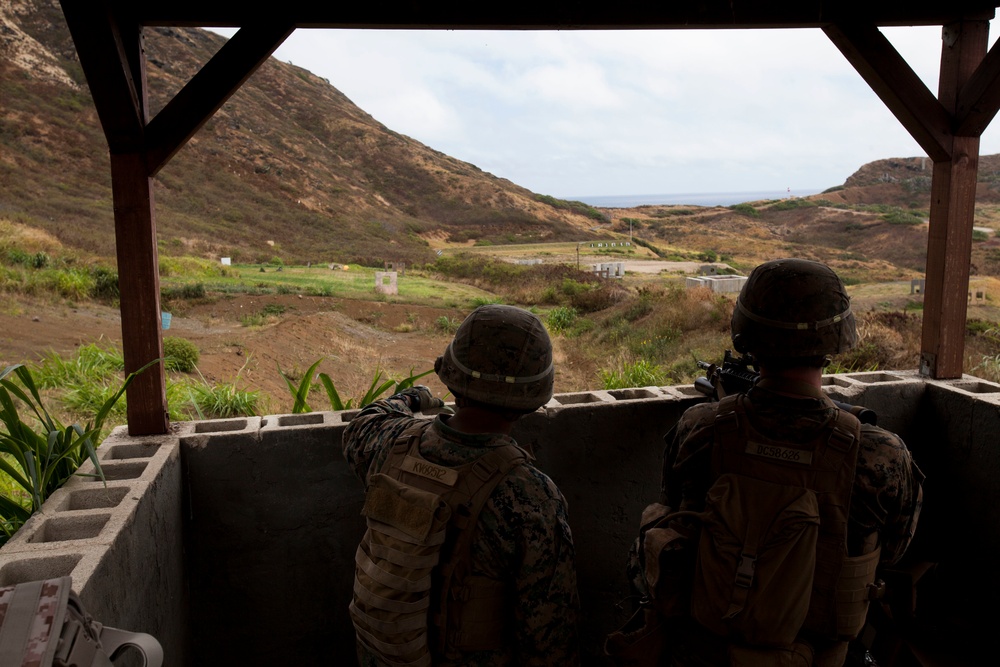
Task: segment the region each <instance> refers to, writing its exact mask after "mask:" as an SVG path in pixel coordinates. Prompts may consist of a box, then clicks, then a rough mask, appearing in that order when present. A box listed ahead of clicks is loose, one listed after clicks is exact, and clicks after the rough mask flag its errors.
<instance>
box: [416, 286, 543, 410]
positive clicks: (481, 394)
mask: <svg viewBox="0 0 1000 667" xmlns="http://www.w3.org/2000/svg"><path fill="white" fill-rule="evenodd" d="M434 370H435V371H436V372H437V375H438V377H440V378H441V381H442V382H443V383H444V384H445V386H447V387H448V389H450V390H451V391H452V393H454V394H456V395H458V396H464V397H466V398H470V399H472V400H474V401H478V402H480V403H485V404H487V405H494V406H497V407H500V408H510V409H513V410H525V411H530V410H534V409H535V408H538V407H540V406H542V405H545V403H547V402H548V400H549V399H550V398H552V387H553V382H554V378H555V369H554V368H553V366H552V342H551V341H550V340H549V334H548V332H547V331H546V330H545V327H544V326H543V325H542V323H541V321H540V320H539V319H538V318H537V317H535V316H534V315H533V314H531V313H529V312H528V311H526V310H522V309H521V308H516V307H514V306H504V305H486V306H480V307H479V308H476V309H475V310H474V311H472V312H471V313H470V314H469V316H468V317H466V318H465V320H464V321H463V322H462V324H461V326H459V328H458V331H456V332H455V338H454V340H452V341H451V343H449V344H448V347H447V348H446V349H445V351H444V354H442V355H441V356H440V357H438V359H437V362H436V363H435V364H434Z"/></svg>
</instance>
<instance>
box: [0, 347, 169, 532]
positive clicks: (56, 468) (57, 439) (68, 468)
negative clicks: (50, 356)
mask: <svg viewBox="0 0 1000 667" xmlns="http://www.w3.org/2000/svg"><path fill="white" fill-rule="evenodd" d="M152 363H155V362H152ZM150 365H151V364H147V365H146V366H144V367H143V368H141V369H140V370H139V371H137V372H135V373H131V374H129V376H128V377H127V378H125V382H124V383H122V386H121V388H120V389H119V390H118V391H117V392H116V393H115V394H114V395H112V396H111V397H110V398H108V399H107V400H106V401H105V402H104V404H103V405H102V406H101V407H100V408H99V409H98V410H97V412H96V414H95V415H94V419H93V421H92V422H88V423H87V425H86V427H81V426H80V425H79V424H71V425H70V426H65V425H63V424H62V423H61V422H60V421H59V420H58V419H56V418H55V417H53V416H52V415H51V414H49V412H48V410H46V409H45V406H44V404H43V403H42V399H41V396H40V395H39V393H38V388H37V386H36V385H35V381H34V378H32V376H31V372H30V371H29V370H28V369H27V368H26V367H25V366H24V365H22V364H16V365H13V366H8V367H7V368H5V369H4V370H3V371H2V372H0V424H2V426H3V430H0V454H2V456H0V471H3V472H4V473H6V475H7V476H8V477H9V478H10V479H11V480H12V481H13V483H14V485H15V488H16V487H20V488H21V489H22V490H23V491H24V495H25V499H26V500H27V501H28V502H25V501H22V500H21V499H19V498H18V497H17V496H16V495H15V494H0V543H2V542H6V541H7V539H8V538H9V537H10V536H11V535H13V534H14V533H15V532H16V531H17V530H18V529H19V528H20V527H21V526H22V525H23V524H24V522H25V521H27V520H28V517H30V516H31V515H32V514H33V513H34V512H36V511H38V510H39V508H41V506H42V503H44V502H45V500H46V499H47V498H48V497H49V496H50V495H51V494H52V492H54V491H55V490H56V489H58V488H59V487H60V486H62V484H63V483H64V482H65V481H66V480H67V479H69V478H70V476H72V475H73V474H74V473H75V472H76V470H77V468H79V467H80V464H81V463H83V462H84V461H86V460H87V459H90V460H91V461H92V462H93V464H94V468H95V469H96V471H97V472H96V476H98V477H100V478H101V480H102V481H103V480H104V473H103V471H102V470H101V464H100V461H98V459H97V452H96V449H97V444H100V436H101V431H102V429H103V427H104V421H105V419H106V418H107V416H108V414H109V413H110V412H111V408H112V407H114V404H115V403H116V402H117V401H118V399H119V398H121V396H122V394H124V393H125V389H126V388H127V387H128V386H129V384H131V383H132V380H134V379H135V377H136V376H137V375H138V374H139V373H141V372H142V371H144V370H146V368H148V367H149V366H150ZM12 374H13V375H14V376H15V377H16V378H17V379H18V380H19V381H20V386H19V385H18V384H17V383H15V382H13V380H12V379H8V378H9V377H10V376H11V375H12ZM15 399H17V401H20V402H21V403H23V404H24V405H25V406H27V407H28V408H29V409H30V411H31V412H33V413H34V417H35V419H36V420H37V421H38V424H39V427H38V428H37V429H36V428H33V427H32V426H31V425H30V424H29V423H28V422H26V421H24V420H22V419H21V415H20V414H19V412H18V408H17V403H16V402H15ZM95 443H97V444H95Z"/></svg>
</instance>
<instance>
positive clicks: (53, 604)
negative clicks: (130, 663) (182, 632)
mask: <svg viewBox="0 0 1000 667" xmlns="http://www.w3.org/2000/svg"><path fill="white" fill-rule="evenodd" d="M72 584H73V581H72V579H71V578H70V577H59V578H56V579H45V580H39V581H30V582H26V583H22V584H17V585H14V586H6V587H3V588H0V665H5V666H7V667H16V666H18V665H19V666H20V667H70V666H78V667H112V665H113V663H112V659H113V658H116V657H118V656H120V655H121V654H122V653H123V652H124V651H125V650H126V649H127V648H130V647H131V648H134V649H135V650H136V651H137V652H138V653H139V654H141V655H142V658H143V664H144V665H146V667H160V666H161V665H162V664H163V649H162V647H161V646H160V643H159V642H158V641H157V640H156V639H155V638H154V637H152V636H151V635H148V634H144V633H136V632H126V631H124V630H118V629H116V628H109V627H106V626H103V625H102V624H100V623H98V622H97V621H95V620H94V619H93V618H92V617H91V616H90V615H89V614H88V613H87V611H86V609H84V607H83V604H82V603H81V602H80V599H79V598H78V597H77V595H76V593H74V592H73V590H72ZM132 653H133V654H134V653H135V651H133V652H132Z"/></svg>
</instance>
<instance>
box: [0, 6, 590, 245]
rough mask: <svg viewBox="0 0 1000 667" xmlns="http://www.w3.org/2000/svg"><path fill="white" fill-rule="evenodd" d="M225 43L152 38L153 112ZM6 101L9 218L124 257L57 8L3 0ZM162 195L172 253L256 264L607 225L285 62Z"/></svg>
mask: <svg viewBox="0 0 1000 667" xmlns="http://www.w3.org/2000/svg"><path fill="white" fill-rule="evenodd" d="M224 42H225V39H224V38H223V37H220V36H218V35H216V34H214V33H210V32H207V31H204V30H198V29H173V28H161V29H150V30H147V34H146V54H147V62H148V68H147V75H148V79H149V85H150V95H151V99H150V107H151V114H154V115H155V113H156V111H158V110H159V109H160V108H161V107H162V106H163V105H164V104H165V103H166V101H167V100H168V99H169V97H170V96H171V95H172V94H173V93H174V92H176V91H177V90H178V89H180V88H181V86H182V85H183V84H184V83H185V82H186V81H188V80H189V79H190V77H191V76H192V75H193V74H194V73H195V72H196V71H197V70H198V68H200V67H201V66H202V65H203V64H204V63H205V62H207V61H208V60H209V58H210V57H211V56H212V55H213V54H214V53H215V52H216V51H217V50H218V49H219V48H221V46H222V45H223V44H224ZM0 99H3V105H0V181H2V182H3V184H4V188H3V193H2V195H0V214H5V215H7V216H11V217H13V218H14V219H16V220H17V221H19V222H22V223H24V224H29V225H32V226H37V227H41V228H43V229H45V230H46V231H48V232H50V233H52V234H54V235H55V236H56V237H58V238H59V240H60V241H62V242H63V243H66V244H67V245H70V246H72V247H76V248H81V249H85V250H90V251H93V252H97V253H100V254H105V255H110V254H112V249H113V241H114V237H113V219H112V211H111V191H110V176H109V166H108V157H107V145H106V143H105V141H104V137H103V134H102V132H101V130H100V125H99V122H98V119H97V115H96V112H95V110H94V107H93V103H92V100H91V98H90V95H89V92H88V88H87V84H86V81H85V79H84V76H83V73H82V69H81V67H80V65H79V62H78V61H77V57H76V52H75V49H74V47H73V43H72V40H71V38H70V35H69V32H68V30H67V28H66V26H65V23H64V21H63V16H62V11H61V9H60V6H59V3H58V2H57V1H56V0H0ZM155 187H156V189H155V196H156V200H157V211H158V232H159V237H160V244H161V251H162V252H165V253H173V254H198V255H207V256H231V257H234V258H236V259H242V260H245V261H265V260H268V259H271V258H272V257H274V256H278V257H281V258H283V259H284V260H285V261H296V262H303V263H304V262H307V261H312V262H327V261H341V262H348V261H351V262H360V263H378V264H381V262H382V261H383V260H386V259H387V260H391V261H400V260H407V261H411V262H415V261H425V260H427V259H429V258H430V257H432V253H431V251H430V248H429V246H428V241H427V239H428V238H435V237H437V238H445V239H449V238H454V239H456V240H459V241H467V240H469V239H484V240H494V241H496V242H503V241H510V240H520V241H538V240H543V241H544V240H560V239H567V238H571V237H572V238H587V237H588V236H589V234H590V233H589V232H588V231H587V230H588V229H589V228H590V227H592V226H593V225H594V220H595V219H601V214H600V213H599V212H597V211H596V210H594V209H592V208H590V207H587V206H584V205H582V204H578V203H571V202H563V201H560V200H555V199H552V198H550V197H545V196H541V195H536V194H534V193H532V192H530V191H528V190H526V189H525V188H522V187H520V186H517V185H515V184H514V183H511V182H509V181H507V180H504V179H501V178H497V177H495V176H493V175H491V174H488V173H485V172H483V171H481V170H480V169H478V168H477V167H476V166H475V165H472V164H468V163H465V162H461V161H459V160H456V159H453V158H451V157H448V156H447V155H444V154H442V153H440V152H437V151H435V150H433V149H431V148H429V147H427V146H424V145H423V144H421V143H419V142H417V141H414V140H413V139H410V138H409V137H406V136H403V135H400V134H398V133H396V132H393V131H392V130H390V129H389V128H387V127H385V126H384V125H382V124H380V123H379V122H378V121H376V120H375V119H373V118H372V117H371V116H369V115H368V114H366V113H365V112H364V111H362V110H361V109H359V108H358V107H357V106H355V105H354V104H353V103H352V102H351V101H350V100H349V99H347V98H346V97H345V96H344V95H343V94H342V93H341V92H340V91H338V90H337V89H336V88H334V87H333V86H332V85H330V83H329V82H327V81H325V80H323V79H320V78H319V77H317V76H315V75H313V74H311V73H310V72H308V71H306V70H304V69H302V68H299V67H295V66H293V65H290V64H287V63H282V62H279V61H277V60H275V59H271V60H269V61H268V62H267V63H266V64H265V65H264V66H263V67H261V68H260V70H258V72H257V73H256V74H254V76H253V77H251V79H250V80H249V82H248V83H247V84H246V85H244V86H243V88H242V89H241V90H240V91H239V92H238V93H237V94H236V95H234V96H233V98H231V99H230V101H229V102H227V103H226V104H225V105H224V106H223V108H222V109H221V110H220V111H219V112H218V113H217V114H216V115H215V116H214V117H213V118H212V119H211V120H210V121H209V122H208V124H207V125H206V126H205V127H203V128H202V129H201V131H200V132H199V133H198V134H197V135H196V137H195V138H194V139H193V140H192V141H191V142H190V143H189V144H188V145H187V146H185V147H184V148H183V149H182V150H181V151H180V152H179V153H178V155H177V156H176V157H175V158H174V159H173V161H172V162H171V163H170V164H168V165H167V166H166V167H165V168H164V169H163V170H162V172H161V173H160V174H159V175H158V176H157V178H156V183H155Z"/></svg>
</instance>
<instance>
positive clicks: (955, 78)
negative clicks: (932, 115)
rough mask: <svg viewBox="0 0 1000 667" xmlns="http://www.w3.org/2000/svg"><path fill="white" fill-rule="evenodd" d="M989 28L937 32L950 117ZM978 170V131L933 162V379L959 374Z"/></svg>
mask: <svg viewBox="0 0 1000 667" xmlns="http://www.w3.org/2000/svg"><path fill="white" fill-rule="evenodd" d="M988 33H989V23H988V22H986V21H966V22H960V23H955V24H952V25H948V26H945V28H944V30H943V32H942V36H943V44H942V50H941V75H940V83H939V92H938V99H939V101H940V102H941V104H942V106H943V107H944V108H945V110H946V111H947V112H948V113H949V114H951V115H952V116H954V114H955V112H956V107H957V105H958V103H959V98H960V93H961V91H962V87H963V86H964V85H965V83H966V82H967V81H968V80H969V79H970V78H971V76H972V74H973V72H975V70H976V67H978V66H979V64H980V63H981V62H982V61H983V58H984V57H985V55H986V48H987V45H988ZM978 173H979V137H978V136H975V137H970V136H964V137H962V136H957V137H954V138H953V139H952V147H951V159H950V160H943V161H935V163H934V173H933V180H932V182H931V208H930V229H929V231H928V238H927V282H926V290H925V292H924V321H923V331H922V340H921V354H920V373H921V375H926V376H930V377H933V378H936V379H948V378H958V377H961V376H962V371H963V362H964V357H965V319H966V315H967V311H968V304H967V301H968V292H969V257H970V255H971V251H972V226H973V222H974V219H975V210H976V180H977V176H978Z"/></svg>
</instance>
